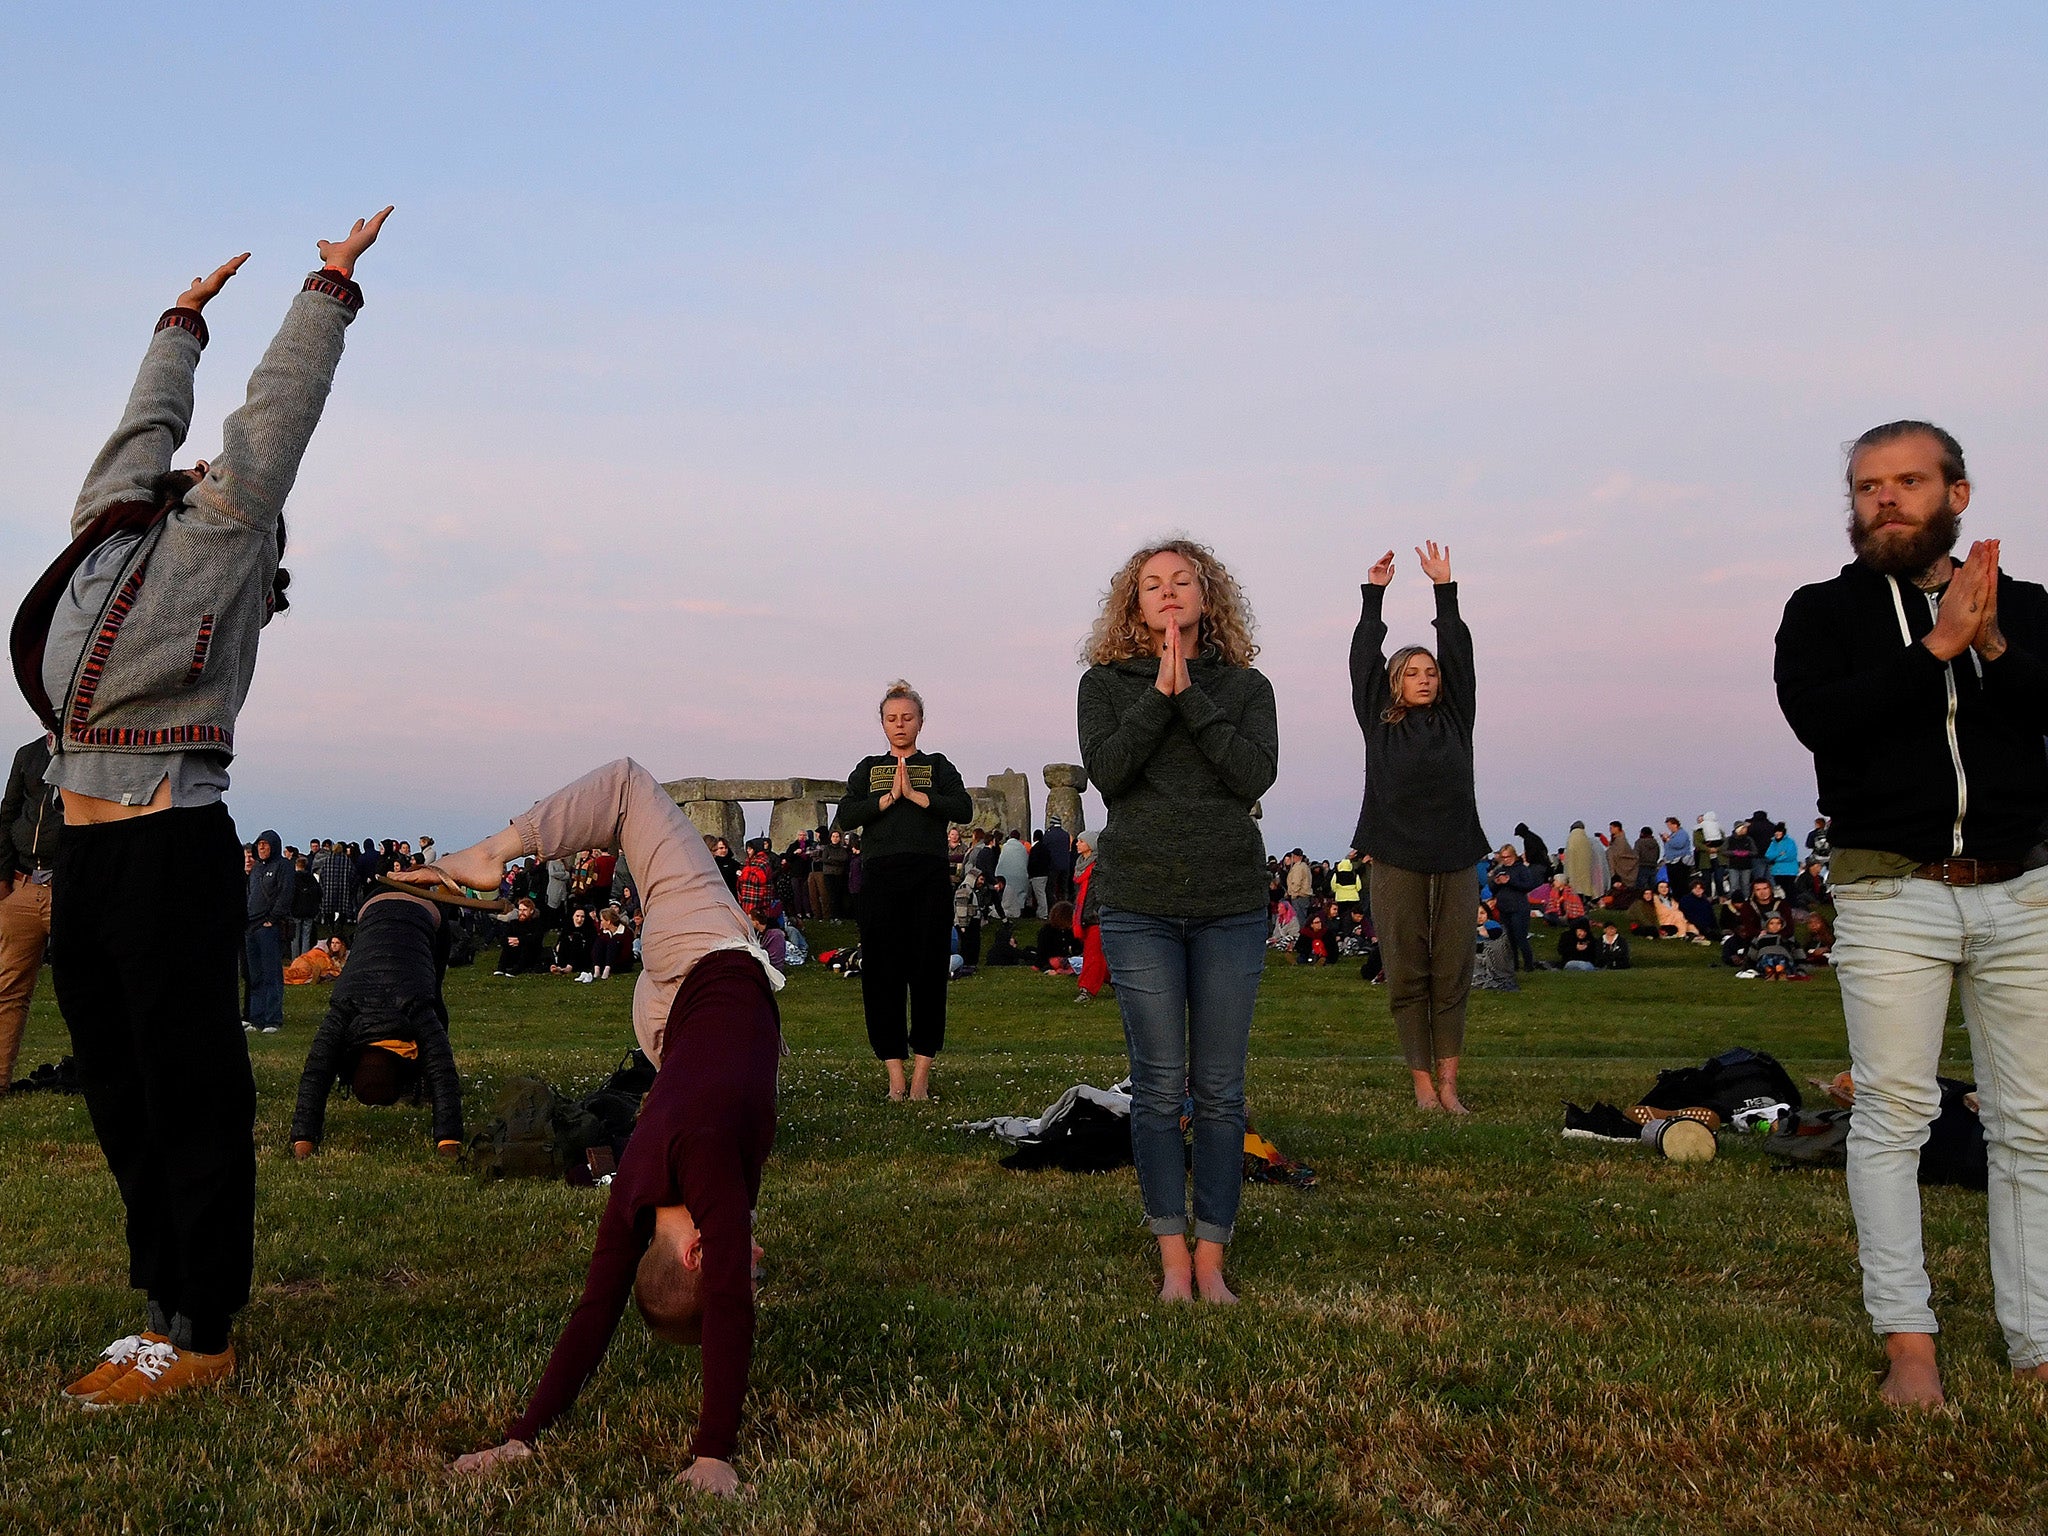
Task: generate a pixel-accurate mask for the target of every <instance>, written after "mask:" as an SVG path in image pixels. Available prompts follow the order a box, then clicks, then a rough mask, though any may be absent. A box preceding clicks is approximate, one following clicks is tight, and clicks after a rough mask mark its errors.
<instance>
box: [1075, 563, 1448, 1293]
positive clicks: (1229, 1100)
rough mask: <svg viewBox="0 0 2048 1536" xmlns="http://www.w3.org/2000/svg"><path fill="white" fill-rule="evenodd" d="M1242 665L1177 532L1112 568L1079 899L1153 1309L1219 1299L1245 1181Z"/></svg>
mask: <svg viewBox="0 0 2048 1536" xmlns="http://www.w3.org/2000/svg"><path fill="white" fill-rule="evenodd" d="M1257 654H1258V647H1257V646H1255V645H1253V644H1252V639H1251V614H1250V613H1249V611H1248V610H1247V608H1246V605H1245V602H1244V598H1243V595H1242V594H1241V593H1240V592H1239V591H1238V586H1237V582H1236V581H1235V580H1234V579H1233V578H1232V577H1231V575H1230V573H1229V572H1228V571H1227V570H1225V569H1224V568H1223V565H1222V562H1220V561H1219V560H1217V558H1216V557H1215V556H1214V555H1213V554H1211V553H1210V552H1209V551H1208V550H1206V549H1204V548H1203V547H1202V546H1201V545H1199V544H1194V543H1190V542H1189V541H1187V540H1185V539H1175V540H1173V541H1171V542H1169V543H1166V544H1160V545H1155V546H1153V547H1152V548H1150V549H1141V550H1139V551H1138V553H1136V554H1135V555H1133V556H1132V557H1131V558H1130V559H1129V560H1127V561H1125V562H1124V567H1123V569H1122V570H1121V571H1119V572H1118V573H1117V575H1116V578H1115V580H1113V581H1112V582H1111V583H1110V587H1109V593H1108V595H1107V597H1106V598H1105V600H1104V602H1103V608H1102V613H1101V616H1100V617H1099V618H1098V619H1097V620H1096V623H1095V630H1094V633H1093V634H1092V635H1091V636H1090V637H1089V641H1088V650H1087V659H1088V660H1089V661H1090V662H1091V663H1093V665H1091V666H1090V667H1089V668H1088V670H1087V672H1086V673H1084V674H1083V675H1082V678H1081V693H1080V700H1079V724H1080V735H1081V761H1082V762H1083V764H1085V765H1086V767H1087V769H1088V778H1089V781H1090V782H1091V783H1093V784H1094V785H1095V786H1096V788H1097V789H1099V790H1100V791H1101V792H1102V798H1103V800H1104V801H1105V802H1106V803H1107V804H1108V807H1109V820H1108V823H1107V824H1106V825H1105V826H1104V827H1103V829H1102V837H1101V840H1100V842H1099V844H1098V845H1097V846H1098V849H1099V853H1098V857H1097V859H1096V862H1095V872H1094V874H1093V875H1091V876H1090V877H1089V881H1090V895H1091V896H1093V897H1095V898H1096V899H1097V900H1098V901H1099V903H1100V911H1101V923H1102V926H1101V932H1102V952H1103V954H1104V956H1105V957H1106V958H1107V959H1108V961H1109V973H1110V980H1111V981H1113V982H1114V983H1115V984H1116V1000H1117V1007H1118V1009H1119V1010H1120V1011H1121V1012H1122V1014H1123V1023H1124V1040H1125V1043H1126V1045H1127V1046H1128V1048H1129V1050H1130V1059H1131V1152H1132V1155H1133V1158H1134V1159H1135V1161H1136V1163H1137V1166H1138V1190H1139V1193H1140V1194H1141V1195H1142V1196H1143V1198H1144V1202H1145V1218H1146V1224H1147V1225H1148V1226H1149V1227H1150V1228H1151V1229H1152V1233H1153V1235H1154V1236H1155V1237H1157V1238H1158V1239H1159V1259H1160V1264H1161V1267H1162V1268H1163V1270H1164V1272H1165V1278H1164V1281H1163V1283H1162V1284H1161V1286H1160V1288H1159V1294H1160V1298H1161V1299H1162V1300H1165V1301H1186V1300H1189V1299H1191V1297H1192V1296H1193V1294H1194V1291H1195V1290H1196V1289H1197V1288H1199V1289H1200V1291H1201V1294H1202V1297H1203V1299H1204V1300H1206V1301H1214V1302H1231V1301H1235V1300H1236V1299H1237V1298H1236V1297H1234V1296H1232V1295H1231V1293H1230V1288H1229V1287H1228V1286H1227V1285H1226V1284H1225V1283H1224V1280H1223V1253H1224V1247H1225V1245H1226V1244H1228V1243H1229V1241H1230V1238H1231V1234H1232V1230H1233V1228H1234V1227H1235V1225H1236V1221H1237V1203H1238V1197H1239V1194H1240V1192H1241V1191H1242V1188H1243V1184H1244V1157H1243V1154H1244V1069H1245V1055H1246V1050H1247V1047H1248V1046H1249V1044H1250V1039H1251V1026H1252V1005H1253V1003H1254V1002H1255V1001H1257V998H1258V993H1259V977H1260V974H1261V972H1262V971H1263V969H1264V965H1265V953H1266V847H1265V842H1264V840H1263V839H1261V838H1260V836H1259V824H1258V823H1257V822H1256V821H1254V820H1253V819H1252V814H1251V812H1252V807H1253V805H1255V804H1256V803H1257V801H1258V798H1259V796H1261V795H1263V794H1264V793H1265V792H1266V791H1267V790H1268V789H1270V788H1272V786H1273V780H1274V777H1275V775H1276V774H1277V772H1278V767H1279V760H1280V730H1279V725H1278V724H1277V721H1276V719H1275V714H1274V708H1273V687H1272V684H1270V683H1269V682H1267V681H1266V679H1265V677H1264V675H1263V674H1262V673H1260V672H1259V671H1258V670H1257V669H1256V668H1254V667H1253V666H1252V658H1253V657H1254V656H1256V655H1257ZM1468 963H1469V962H1468ZM1184 1094H1192V1095H1193V1098H1194V1143H1195V1152H1194V1185H1195V1232H1194V1236H1195V1247H1194V1252H1193V1253H1192V1254H1190V1253H1189V1251H1188V1243H1187V1228H1188V1221H1187V1172H1186V1166H1185V1163H1184V1160H1183V1150H1182V1146H1183V1144H1182V1137H1181V1126H1180V1106H1181V1099H1182V1097H1183V1095H1184Z"/></svg>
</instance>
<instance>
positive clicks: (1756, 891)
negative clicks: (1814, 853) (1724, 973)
mask: <svg viewBox="0 0 2048 1536" xmlns="http://www.w3.org/2000/svg"><path fill="white" fill-rule="evenodd" d="M1773 917H1776V918H1779V919H1780V920H1781V927H1780V931H1781V932H1784V933H1790V932H1791V931H1792V907H1791V905H1790V903H1788V902H1787V901H1786V900H1785V898H1784V897H1782V896H1780V895H1779V894H1778V893H1777V891H1776V890H1775V889H1774V888H1773V887H1772V885H1771V882H1770V879H1769V877H1768V876H1763V875H1759V876H1758V877H1757V878H1756V879H1754V880H1752V881H1751V882H1750V884H1749V899H1748V900H1747V901H1731V902H1730V903H1728V911H1727V933H1726V934H1725V936H1724V937H1723V938H1722V940H1721V958H1722V960H1723V961H1725V962H1726V963H1727V964H1729V965H1732V966H1734V967H1735V968H1736V969H1737V970H1746V969H1748V968H1750V967H1751V966H1753V965H1754V964H1755V963H1756V956H1755V953H1754V951H1755V948H1756V942H1757V939H1758V937H1759V936H1760V935H1761V934H1762V933H1763V931H1764V928H1765V926H1766V924H1768V923H1769V921H1770V920H1771V918H1773Z"/></svg>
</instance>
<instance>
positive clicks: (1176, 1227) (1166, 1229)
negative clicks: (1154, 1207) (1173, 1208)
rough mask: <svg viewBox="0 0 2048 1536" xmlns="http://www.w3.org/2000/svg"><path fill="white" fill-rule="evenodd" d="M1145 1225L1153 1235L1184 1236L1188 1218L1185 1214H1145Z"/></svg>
mask: <svg viewBox="0 0 2048 1536" xmlns="http://www.w3.org/2000/svg"><path fill="white" fill-rule="evenodd" d="M1145 1225H1146V1226H1147V1227H1148V1228H1150V1229H1151V1232H1152V1235H1153V1236H1154V1237H1185V1236H1186V1235H1187V1230H1188V1219H1187V1217H1186V1216H1147V1217H1146V1218H1145Z"/></svg>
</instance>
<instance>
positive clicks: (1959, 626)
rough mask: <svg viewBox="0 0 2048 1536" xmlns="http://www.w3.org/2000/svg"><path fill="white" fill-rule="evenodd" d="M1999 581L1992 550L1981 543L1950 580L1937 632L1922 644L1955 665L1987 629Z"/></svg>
mask: <svg viewBox="0 0 2048 1536" xmlns="http://www.w3.org/2000/svg"><path fill="white" fill-rule="evenodd" d="M1996 580H1997V570H1996V568H1995V567H1994V566H1993V565H1992V563H1991V555H1990V551H1989V548H1988V546H1987V545H1986V544H1985V543H1984V541H1983V540H1981V539H1980V540H1978V541H1977V542H1976V543H1975V544H1972V545H1971V546H1970V553H1969V556H1968V557H1967V558H1966V559H1964V560H1963V561H1962V562H1961V563H1960V564H1958V565H1957V566H1956V568H1955V571H1954V573H1953V574H1952V575H1951V576H1950V577H1949V582H1948V591H1947V592H1945V593H1943V594H1942V599H1941V611H1940V613H1939V614H1938V615H1936V617H1935V620H1934V628H1933V629H1931V630H1930V631H1928V633H1927V635H1926V637H1925V638H1924V639H1922V640H1921V642H1920V643H1921V644H1922V645H1924V646H1926V647H1927V649H1928V650H1930V651H1932V652H1933V653H1934V654H1935V655H1936V656H1938V657H1940V658H1941V659H1942V660H1943V661H1952V660H1954V659H1955V658H1956V657H1958V656H1960V655H1962V654H1963V652H1964V651H1967V650H1968V649H1969V648H1970V645H1971V642H1973V641H1974V640H1975V639H1976V638H1977V632H1978V630H1979V629H1981V628H1982V627H1983V623H1984V608H1985V604H1986V602H1987V601H1988V589H1989V588H1990V587H1991V585H1992V584H1993V583H1994V582H1995V581H1996ZM2001 649H2002V648H2001Z"/></svg>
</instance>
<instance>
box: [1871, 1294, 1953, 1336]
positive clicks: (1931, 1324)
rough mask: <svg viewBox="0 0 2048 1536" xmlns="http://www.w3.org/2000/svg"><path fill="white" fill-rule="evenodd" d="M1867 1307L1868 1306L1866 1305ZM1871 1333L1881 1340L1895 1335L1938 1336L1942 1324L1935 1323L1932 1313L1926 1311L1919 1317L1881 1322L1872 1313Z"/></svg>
mask: <svg viewBox="0 0 2048 1536" xmlns="http://www.w3.org/2000/svg"><path fill="white" fill-rule="evenodd" d="M1866 1305H1868V1304H1867V1303H1866ZM1870 1331H1871V1332H1872V1333H1874V1334H1876V1335H1877V1336H1878V1337H1879V1338H1880V1339H1888V1338H1890V1337H1891V1336H1892V1335H1893V1334H1895V1333H1927V1334H1938V1333H1940V1332H1941V1324H1940V1323H1938V1322H1936V1321H1935V1319H1934V1314H1933V1313H1932V1312H1930V1311H1925V1310H1923V1311H1921V1312H1920V1313H1919V1314H1918V1315H1917V1316H1910V1317H1909V1316H1905V1315H1901V1316H1898V1317H1887V1318H1885V1319H1883V1320H1882V1321H1880V1320H1879V1318H1878V1316H1877V1314H1876V1313H1872V1314H1871V1317H1870Z"/></svg>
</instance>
